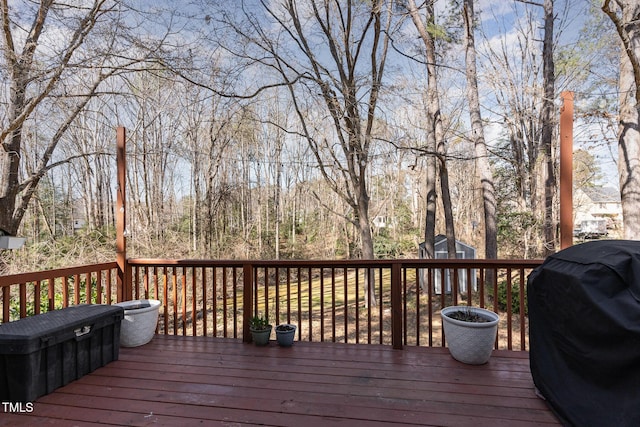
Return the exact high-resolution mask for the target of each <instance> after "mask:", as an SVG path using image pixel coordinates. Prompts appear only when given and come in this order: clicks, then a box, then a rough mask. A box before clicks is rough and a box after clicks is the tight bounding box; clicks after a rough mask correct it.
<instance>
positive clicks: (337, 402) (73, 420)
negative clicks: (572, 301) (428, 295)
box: [0, 335, 559, 427]
mask: <svg viewBox="0 0 640 427" xmlns="http://www.w3.org/2000/svg"><path fill="white" fill-rule="evenodd" d="M2 412H3V411H2V409H1V408H0V425H1V426H9V425H10V426H17V425H59V426H68V425H73V426H82V425H132V426H143V425H152V424H153V425H175V426H195V425H198V426H205V425H206V426H209V425H277V426H303V427H310V426H316V425H317V426H332V425H340V426H365V425H366V426H369V425H372V426H373V425H379V426H383V425H384V426H389V425H393V424H404V425H433V426H436V425H437V426H456V427H457V426H473V427H477V426H485V425H487V426H488V425H491V426H510V427H513V426H525V425H526V426H541V425H559V423H558V421H557V420H556V418H555V417H554V415H553V413H552V412H551V411H550V410H549V409H548V408H547V406H546V405H545V403H544V402H543V401H542V400H540V399H539V398H538V397H536V395H535V393H534V388H533V382H532V379H531V374H530V372H529V359H528V354H527V353H522V352H508V351H498V352H495V353H494V355H493V356H492V358H491V360H490V361H489V363H488V364H486V365H483V366H467V365H464V364H461V363H459V362H456V361H455V360H453V359H452V358H451V356H450V355H449V353H448V351H447V350H446V349H442V348H424V347H405V349H404V350H393V349H392V348H390V347H387V346H379V345H355V344H334V343H317V342H313V343H309V342H296V343H295V344H294V346H293V347H291V348H280V347H278V346H277V345H276V344H275V342H272V343H271V344H270V345H269V346H268V347H256V346H254V345H252V344H244V343H242V342H240V341H239V340H233V339H220V338H203V337H173V336H164V335H158V336H156V337H155V338H154V340H153V341H152V342H151V343H149V344H147V345H145V346H143V347H138V348H122V349H121V350H120V358H119V360H118V361H115V362H112V363H110V364H108V365H107V366H105V367H102V368H100V369H98V370H96V371H95V372H93V373H91V374H89V375H87V376H84V377H82V378H80V379H79V380H77V381H75V382H73V383H71V384H68V385H67V386H65V387H62V388H59V389H58V390H56V391H55V392H53V393H51V394H49V395H47V396H42V397H41V398H39V399H38V400H37V401H36V402H35V403H34V408H33V412H31V413H23V414H13V413H2Z"/></svg>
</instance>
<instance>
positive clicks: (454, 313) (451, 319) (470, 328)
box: [440, 306, 500, 365]
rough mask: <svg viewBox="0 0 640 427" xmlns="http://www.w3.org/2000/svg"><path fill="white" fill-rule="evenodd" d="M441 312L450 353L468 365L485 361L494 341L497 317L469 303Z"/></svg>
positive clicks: (447, 308)
mask: <svg viewBox="0 0 640 427" xmlns="http://www.w3.org/2000/svg"><path fill="white" fill-rule="evenodd" d="M440 314H441V316H442V328H443V330H444V336H445V340H446V342H447V347H448V348H449V352H450V353H451V356H452V357H453V358H454V359H456V360H458V361H460V362H463V363H467V364H471V365H482V364H484V363H487V362H488V361H489V358H490V357H491V352H492V351H493V347H494V344H495V341H496V334H497V333H498V321H499V320H500V317H499V316H498V315H497V314H496V313H494V312H493V311H491V310H487V309H484V308H479V307H470V306H451V307H445V308H443V309H442V311H441V312H440Z"/></svg>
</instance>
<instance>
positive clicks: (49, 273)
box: [0, 261, 118, 288]
mask: <svg viewBox="0 0 640 427" xmlns="http://www.w3.org/2000/svg"><path fill="white" fill-rule="evenodd" d="M117 266H118V265H117V264H116V262H115V261H113V262H102V263H97V264H85V265H79V266H75V267H63V268H55V269H52V270H42V271H32V272H29V273H17V274H8V275H6V276H0V288H3V287H5V286H11V285H15V284H16V283H27V282H38V281H43V280H47V279H51V278H56V277H64V276H73V275H77V274H85V273H92V272H95V271H99V270H110V269H114V268H117Z"/></svg>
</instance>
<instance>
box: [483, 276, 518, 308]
mask: <svg viewBox="0 0 640 427" xmlns="http://www.w3.org/2000/svg"><path fill="white" fill-rule="evenodd" d="M487 294H488V295H489V296H490V297H491V298H492V299H493V286H490V287H488V288H487ZM494 300H495V299H494ZM496 303H497V305H498V310H500V311H502V312H506V311H507V307H508V302H507V282H500V283H498V298H497V301H496ZM511 312H512V313H513V314H520V283H519V282H518V281H517V280H516V281H513V283H511ZM524 313H525V314H527V292H526V289H525V290H524Z"/></svg>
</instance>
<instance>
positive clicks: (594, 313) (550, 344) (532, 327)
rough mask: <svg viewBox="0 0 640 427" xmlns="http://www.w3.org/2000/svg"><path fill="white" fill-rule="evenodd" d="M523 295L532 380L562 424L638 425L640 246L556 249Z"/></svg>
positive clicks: (615, 243) (616, 243)
mask: <svg viewBox="0 0 640 427" xmlns="http://www.w3.org/2000/svg"><path fill="white" fill-rule="evenodd" d="M527 292H528V308H529V342H530V353H529V357H530V363H531V374H532V376H533V381H534V383H535V385H536V387H537V388H538V390H539V391H540V393H541V394H542V395H543V396H544V398H545V399H546V400H547V402H548V404H549V405H550V407H551V408H552V409H553V411H554V412H555V413H556V415H557V416H558V417H559V418H560V420H561V421H562V422H563V423H564V424H566V425H575V426H640V242H637V241H627V240H604V241H593V242H589V243H583V244H580V245H575V246H572V247H570V248H567V249H565V250H563V251H560V252H558V253H556V254H554V255H551V256H549V257H548V258H547V259H546V260H545V262H544V263H543V264H542V265H541V266H540V267H538V268H536V269H535V270H534V271H532V272H531V274H530V275H529V278H528V283H527Z"/></svg>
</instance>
